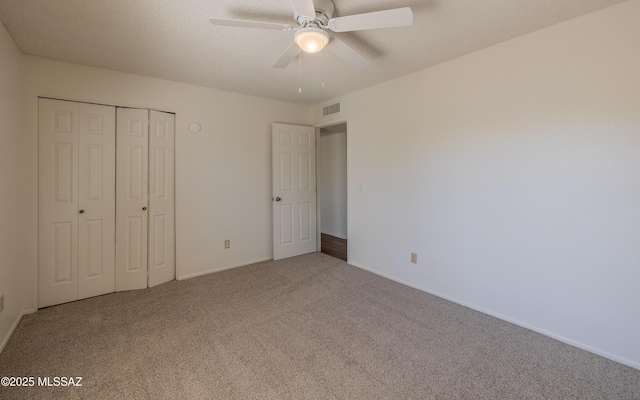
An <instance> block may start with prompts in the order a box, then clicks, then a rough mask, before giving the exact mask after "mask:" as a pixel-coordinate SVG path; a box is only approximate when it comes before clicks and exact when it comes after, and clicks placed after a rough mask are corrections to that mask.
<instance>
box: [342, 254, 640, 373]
mask: <svg viewBox="0 0 640 400" xmlns="http://www.w3.org/2000/svg"><path fill="white" fill-rule="evenodd" d="M349 265H353V266H354V267H356V268H360V269H363V270H365V271H368V272H371V273H373V274H376V275H379V276H381V277H383V278H387V279H389V280H392V281H394V282H398V283H401V284H403V285H405V286H409V287H412V288H414V289H418V290H420V291H422V292H425V293H429V294H432V295H434V296H437V297H440V298H442V299H445V300H448V301H451V302H453V303H456V304H459V305H461V306H464V307H467V308H471V309H472V310H476V311H479V312H481V313H483V314H487V315H491V316H492V317H496V318H498V319H501V320H503V321H507V322H510V323H512V324H514V325H518V326H520V327H523V328H526V329H529V330H532V331H534V332H537V333H540V334H542V335H544V336H548V337H550V338H552V339H555V340H558V341H560V342H563V343H566V344H568V345H571V346H573V347H577V348H579V349H582V350H585V351H588V352H589V353H593V354H597V355H599V356H602V357H604V358H608V359H609V360H613V361H616V362H619V363H620V364H624V365H627V366H629V367H632V368H635V369H638V370H640V362H636V361H633V360H629V359H628V358H625V357H621V356H619V355H616V354H612V353H609V352H608V351H604V350H601V349H598V348H595V347H592V346H589V345H586V344H584V343H581V342H578V341H575V340H572V339H569V338H566V337H564V336H561V335H557V334H555V333H553V332H549V331H547V330H544V329H541V328H538V327H536V326H532V325H530V324H527V323H525V322H522V321H519V320H517V319H513V318H510V317H507V316H504V315H502V314H499V313H496V312H493V311H491V310H487V309H485V308H482V307H478V306H475V305H473V304H470V303H467V302H464V301H460V300H458V299H456V298H453V297H450V296H447V295H444V294H441V293H438V292H436V291H433V290H430V289H427V288H425V287H422V286H419V285H415V284H413V283H410V282H406V281H404V280H402V279H398V278H396V277H394V276H391V275H388V274H385V273H382V272H380V271H377V270H374V269H371V268H368V267H365V266H363V265H358V264H355V263H352V262H349Z"/></svg>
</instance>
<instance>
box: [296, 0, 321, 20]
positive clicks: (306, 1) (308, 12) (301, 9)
mask: <svg viewBox="0 0 640 400" xmlns="http://www.w3.org/2000/svg"><path fill="white" fill-rule="evenodd" d="M291 2H292V3H293V9H294V10H295V11H296V12H297V13H298V15H301V16H303V17H307V18H311V19H314V18H315V17H316V7H315V6H314V5H313V0H291Z"/></svg>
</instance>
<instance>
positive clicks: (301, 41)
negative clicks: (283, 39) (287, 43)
mask: <svg viewBox="0 0 640 400" xmlns="http://www.w3.org/2000/svg"><path fill="white" fill-rule="evenodd" d="M295 41H296V43H297V44H298V46H299V47H300V48H301V49H302V50H303V51H306V52H307V53H311V54H313V53H317V52H319V51H320V50H322V49H323V48H324V46H326V45H327V43H329V35H327V33H326V32H325V31H323V30H322V29H320V28H314V27H307V28H302V29H300V30H298V31H297V32H296V36H295Z"/></svg>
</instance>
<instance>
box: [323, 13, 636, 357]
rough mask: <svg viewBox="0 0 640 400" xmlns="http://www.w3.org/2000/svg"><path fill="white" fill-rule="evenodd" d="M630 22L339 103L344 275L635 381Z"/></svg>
mask: <svg viewBox="0 0 640 400" xmlns="http://www.w3.org/2000/svg"><path fill="white" fill-rule="evenodd" d="M639 15H640V1H638V0H633V1H629V2H625V3H621V4H619V5H616V6H613V7H611V8H608V9H604V10H601V11H598V12H595V13H592V14H589V15H586V16H583V17H580V18H577V19H574V20H571V21H568V22H565V23H562V24H559V25H556V26H553V27H550V28H547V29H544V30H541V31H538V32H535V33H532V34H529V35H526V36H522V37H519V38H516V39H514V40H511V41H508V42H505V43H502V44H500V45H497V46H494V47H491V48H488V49H485V50H482V51H478V52H476V53H473V54H470V55H467V56H464V57H461V58H458V59H455V60H453V61H450V62H447V63H444V64H441V65H439V66H436V67H433V68H430V69H427V70H423V71H420V72H418V73H414V74H411V75H408V76H405V77H402V78H400V79H396V80H393V81H390V82H386V83H384V84H381V85H377V86H375V87H371V88H368V89H365V90H362V91H359V92H356V93H352V94H350V95H348V96H345V97H343V98H341V99H339V100H341V102H342V110H343V112H342V114H343V116H341V118H347V119H348V120H349V138H350V150H349V154H350V159H349V163H350V164H349V165H350V177H349V178H350V187H349V196H350V209H349V217H350V222H349V225H350V234H351V236H350V238H349V239H350V261H351V262H352V263H353V264H355V265H358V266H360V267H363V268H367V269H370V270H372V271H375V272H377V273H379V274H382V275H385V276H388V277H391V278H393V279H396V280H399V281H402V282H405V283H407V284H409V285H412V286H415V287H418V288H421V289H423V290H426V291H429V292H432V293H435V294H438V295H440V296H442V297H445V298H448V299H452V300H454V301H457V302H459V303H462V304H465V305H468V306H470V307H472V308H475V309H479V310H483V311H485V312H487V313H490V314H493V315H496V316H499V317H501V318H504V319H507V320H510V321H513V322H516V323H518V324H520V325H523V326H527V327H531V328H533V329H535V330H537V331H539V332H543V333H546V334H548V335H550V336H553V337H556V338H559V339H561V340H563V341H565V342H568V343H572V344H574V345H577V346H580V347H582V348H585V349H589V350H591V351H593V352H596V353H599V354H602V355H605V356H607V357H609V358H612V359H615V360H618V361H621V362H623V363H626V364H628V365H631V366H634V367H636V368H640V345H639V344H638V343H639V342H638V338H640V289H639V283H640V51H639V50H638V49H640V24H639V23H638V16H639ZM327 104H329V103H327ZM321 106H322V105H318V107H315V109H314V115H321ZM327 122H328V121H325V120H323V119H322V118H317V123H318V124H327ZM360 183H364V185H365V186H364V187H365V190H364V192H359V191H358V187H359V184H360ZM411 252H416V253H418V264H417V265H413V264H411V263H410V253H411Z"/></svg>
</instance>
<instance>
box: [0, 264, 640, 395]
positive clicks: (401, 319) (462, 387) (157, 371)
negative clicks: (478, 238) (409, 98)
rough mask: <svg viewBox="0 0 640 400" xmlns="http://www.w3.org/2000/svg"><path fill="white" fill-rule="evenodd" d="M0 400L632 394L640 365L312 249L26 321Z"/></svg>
mask: <svg viewBox="0 0 640 400" xmlns="http://www.w3.org/2000/svg"><path fill="white" fill-rule="evenodd" d="M1 376H21V377H29V376H33V377H56V376H58V377H60V376H72V377H76V376H81V377H83V380H82V382H81V383H82V385H83V386H82V387H67V388H63V387H27V388H6V387H0V399H27V398H43V399H49V398H92V399H134V398H149V399H163V398H166V399H188V398H193V399H200V398H206V399H490V400H496V399H640V371H639V370H635V369H633V368H629V367H626V366H624V365H621V364H618V363H615V362H613V361H609V360H607V359H604V358H601V357H599V356H596V355H593V354H590V353H587V352H585V351H582V350H579V349H576V348H574V347H571V346H568V345H565V344H563V343H560V342H557V341H555V340H553V339H549V338H547V337H544V336H542V335H539V334H536V333H534V332H531V331H529V330H526V329H523V328H519V327H517V326H514V325H511V324H509V323H506V322H503V321H501V320H498V319H495V318H493V317H489V316H487V315H484V314H481V313H478V312H475V311H472V310H470V309H467V308H465V307H461V306H459V305H456V304H453V303H451V302H448V301H445V300H442V299H439V298H437V297H434V296H431V295H429V294H426V293H423V292H420V291H418V290H415V289H411V288H408V287H406V286H403V285H400V284H398V283H395V282H392V281H389V280H386V279H384V278H381V277H378V276H376V275H374V274H371V273H368V272H365V271H362V270H360V269H357V268H354V267H351V266H348V265H347V264H346V263H344V262H343V261H340V260H337V259H334V258H331V257H329V256H326V255H324V254H320V253H315V254H310V255H306V256H302V257H296V258H292V259H288V260H283V261H277V262H275V261H269V262H264V263H259V264H255V265H251V266H247V267H242V268H236V269H233V270H229V271H224V272H219V273H215V274H211V275H207V276H203V277H199V278H194V279H190V280H186V281H181V282H170V283H167V284H164V285H161V286H159V287H156V288H151V289H147V290H141V291H132V292H123V293H115V294H110V295H106V296H101V297H96V298H92V299H87V300H82V301H78V302H74V303H68V304H64V305H60V306H56V307H51V308H48V309H44V310H41V311H38V312H37V313H35V314H32V315H28V316H25V317H24V319H23V320H22V322H21V323H20V325H19V326H18V328H17V330H16V332H15V333H14V335H13V337H12V338H11V340H10V341H9V343H8V345H7V347H6V348H5V350H4V352H3V353H2V354H0V377H1Z"/></svg>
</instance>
